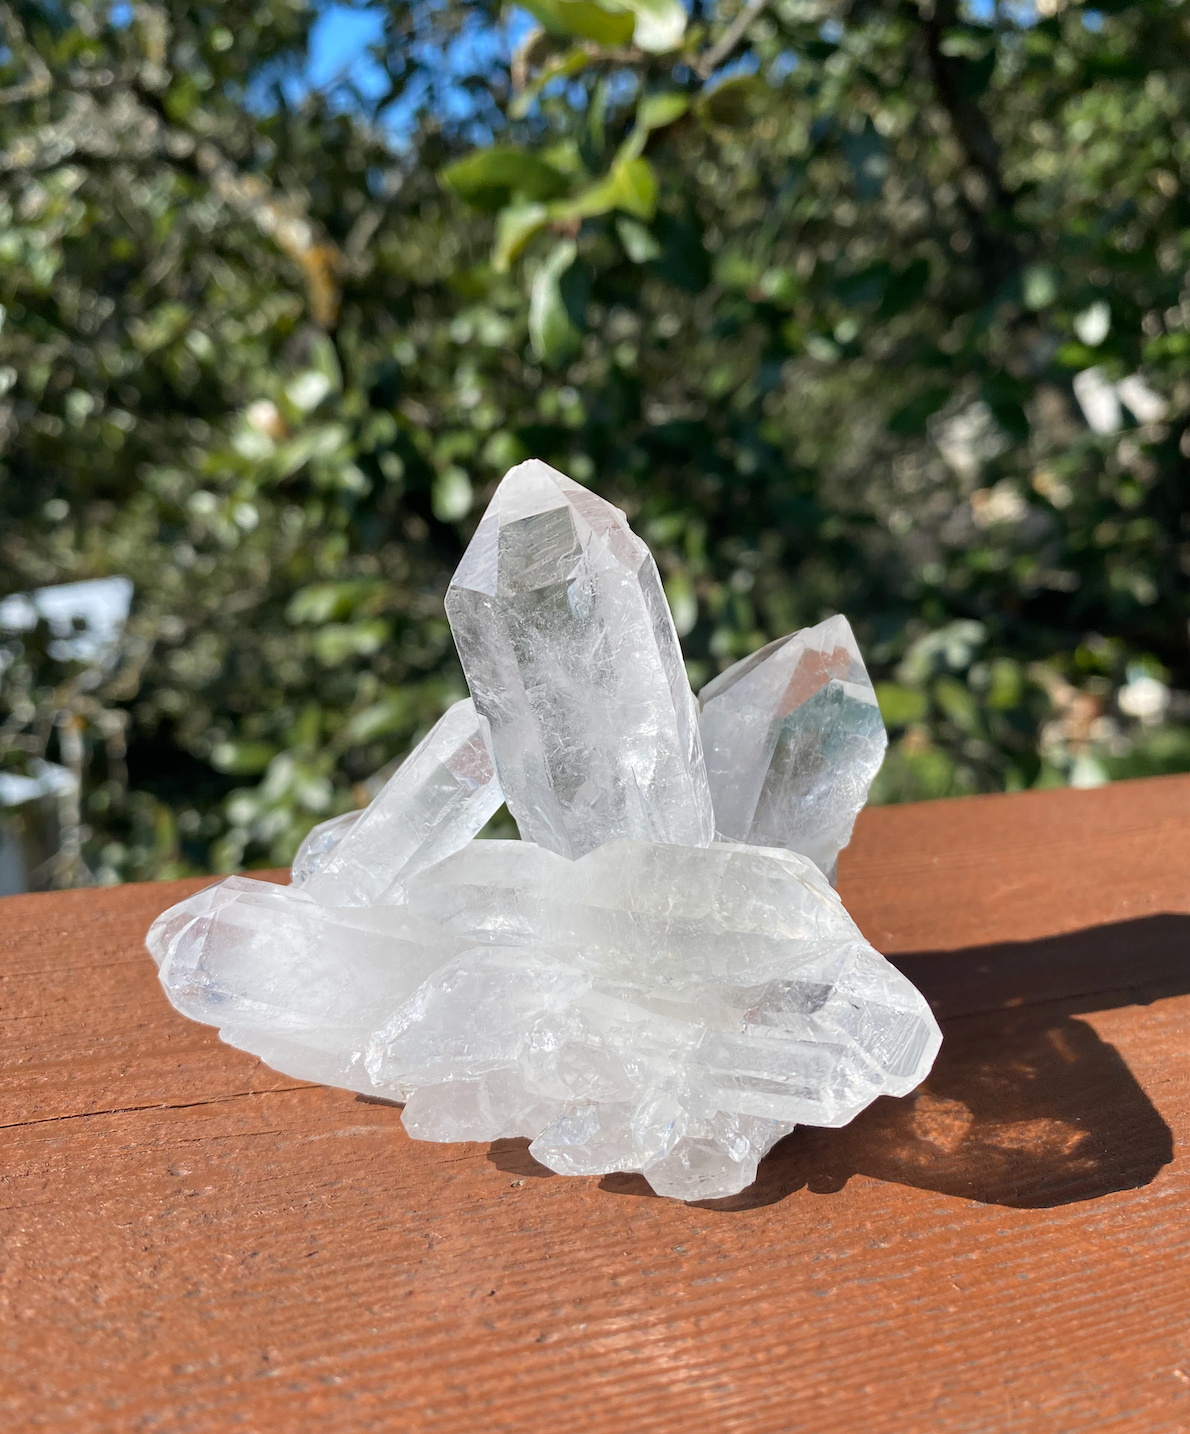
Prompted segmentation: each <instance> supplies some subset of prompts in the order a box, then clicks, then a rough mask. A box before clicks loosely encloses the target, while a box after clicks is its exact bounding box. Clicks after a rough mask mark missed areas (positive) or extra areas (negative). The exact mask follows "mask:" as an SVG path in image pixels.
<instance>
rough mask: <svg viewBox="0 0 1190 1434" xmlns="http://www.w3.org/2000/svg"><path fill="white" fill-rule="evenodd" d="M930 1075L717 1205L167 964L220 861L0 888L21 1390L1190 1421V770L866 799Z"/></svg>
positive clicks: (444, 1407) (407, 1411) (705, 1423)
mask: <svg viewBox="0 0 1190 1434" xmlns="http://www.w3.org/2000/svg"><path fill="white" fill-rule="evenodd" d="M840 884H841V890H842V893H843V896H844V899H845V900H846V902H847V903H848V905H849V907H850V908H851V910H852V911H853V912H854V914H855V915H856V918H857V919H858V920H859V922H860V924H861V926H862V927H863V928H864V930H865V932H866V933H867V934H868V935H869V937H870V938H871V939H872V940H873V941H874V942H875V943H876V945H878V946H879V947H880V948H881V949H883V950H885V951H887V952H889V953H890V954H891V955H892V956H893V957H894V959H896V960H897V962H898V964H900V965H902V967H903V968H904V969H905V970H907V971H909V972H910V974H911V975H912V976H913V978H914V979H915V980H917V981H919V983H920V984H921V985H922V987H923V989H924V990H926V992H927V994H928V995H929V996H930V998H931V1000H933V1001H934V1002H935V1005H936V1007H937V1009H938V1010H939V1012H940V1014H941V1015H942V1017H943V1024H944V1030H945V1033H946V1042H945V1044H944V1046H943V1051H942V1055H941V1056H940V1058H939V1061H938V1064H937V1066H936V1068H935V1071H934V1073H933V1074H932V1075H931V1077H930V1079H929V1081H927V1082H926V1084H925V1086H924V1087H922V1088H921V1090H919V1091H918V1092H917V1093H916V1094H915V1095H914V1096H912V1097H910V1098H908V1099H906V1100H904V1101H893V1100H888V1099H884V1100H881V1101H878V1102H877V1103H876V1104H875V1105H874V1106H873V1107H871V1109H870V1110H869V1111H867V1112H866V1113H865V1114H864V1115H863V1116H861V1117H860V1118H859V1119H858V1120H857V1121H855V1122H854V1123H853V1124H852V1125H851V1126H850V1127H848V1128H847V1129H845V1130H841V1131H813V1130H808V1131H798V1132H796V1133H795V1134H794V1135H793V1136H791V1137H790V1138H789V1139H788V1140H786V1141H784V1142H783V1143H782V1144H781V1145H780V1146H779V1147H778V1148H777V1150H776V1151H774V1152H773V1154H772V1155H771V1156H770V1157H769V1159H768V1160H767V1161H766V1162H765V1164H764V1166H763V1167H762V1171H761V1178H760V1180H759V1182H758V1183H757V1185H756V1186H755V1187H754V1188H753V1190H751V1191H749V1192H746V1193H745V1194H744V1195H742V1196H739V1197H736V1198H735V1199H733V1200H729V1201H723V1202H718V1203H717V1204H715V1205H711V1204H706V1205H701V1206H687V1205H678V1204H675V1203H673V1202H670V1201H664V1200H659V1199H656V1198H653V1197H651V1196H650V1194H649V1193H648V1190H647V1187H646V1186H645V1185H644V1183H643V1182H642V1181H641V1180H640V1179H639V1178H637V1177H631V1176H609V1177H606V1178H605V1179H603V1180H595V1179H591V1180H582V1179H563V1178H561V1177H556V1176H551V1175H549V1173H548V1172H546V1171H543V1170H542V1169H541V1168H540V1167H539V1166H537V1165H535V1163H534V1162H533V1161H532V1160H531V1159H530V1158H529V1156H528V1155H527V1152H526V1150H525V1145H524V1142H512V1141H503V1142H497V1143H496V1145H495V1146H492V1147H490V1148H489V1147H488V1146H481V1145H460V1146H436V1145H429V1144H422V1143H418V1142H412V1141H409V1140H407V1139H406V1137H405V1135H404V1132H403V1129H402V1127H401V1124H400V1112H399V1110H397V1109H396V1108H395V1107H392V1106H389V1105H386V1104H383V1103H379V1102H372V1101H367V1100H364V1099H363V1098H360V1097H356V1096H354V1095H351V1094H349V1093H345V1092H341V1091H332V1090H327V1089H323V1088H321V1087H315V1086H308V1085H304V1084H302V1083H301V1082H297V1081H294V1080H291V1079H289V1078H287V1077H284V1076H279V1075H277V1074H276V1073H274V1072H272V1071H270V1070H269V1069H267V1068H266V1067H264V1066H262V1065H261V1064H260V1063H259V1062H257V1061H255V1060H254V1059H253V1058H251V1057H249V1056H246V1055H244V1054H243V1053H241V1052H238V1051H234V1050H231V1049H229V1048H227V1047H225V1046H222V1045H221V1044H220V1043H219V1041H218V1039H217V1038H216V1036H215V1033H214V1032H213V1031H211V1030H209V1029H208V1028H206V1027H203V1026H197V1025H194V1024H192V1023H190V1022H188V1021H186V1020H184V1019H183V1018H182V1017H181V1016H179V1015H177V1014H176V1013H175V1012H174V1011H173V1010H172V1009H171V1008H170V1007H169V1006H168V1005H167V1003H166V1002H165V999H164V997H163V996H162V994H161V992H160V989H159V987H158V985H157V982H156V977H155V973H154V970H153V967H152V963H151V962H150V960H149V958H148V957H147V955H145V954H144V952H143V949H142V946H141V942H142V940H143V935H144V931H145V929H146V928H147V926H148V924H149V922H150V920H151V919H152V918H153V917H154V916H155V915H156V914H157V913H158V912H159V911H160V910H162V909H163V908H164V907H165V906H167V905H169V904H170V903H171V902H173V901H176V900H178V899H179V897H180V896H181V895H183V894H184V893H186V892H188V891H191V890H193V889H195V888H196V887H197V886H199V885H201V883H199V882H174V883H168V884H159V885H151V886H130V887H123V888H116V889H112V890H105V891H94V892H72V893H64V894H60V895H52V896H27V897H10V898H5V899H3V900H0V983H2V984H0V1019H2V1021H3V1026H2V1029H3V1032H4V1036H3V1042H2V1045H0V1173H2V1186H0V1239H2V1242H3V1243H2V1246H0V1251H2V1252H0V1428H2V1429H3V1430H5V1431H13V1434H16V1431H22V1434H23V1431H26V1430H42V1429H45V1430H55V1431H57V1430H69V1431H71V1434H75V1431H77V1434H92V1431H109V1430H110V1431H117V1430H119V1431H123V1430H136V1431H152V1434H224V1432H225V1431H228V1430H232V1431H248V1434H286V1431H290V1430H294V1431H299V1430H300V1431H312V1434H323V1431H325V1434H332V1431H333V1434H343V1431H349V1434H350V1431H373V1430H376V1431H390V1430H391V1431H420V1430H444V1431H451V1434H454V1431H462V1430H466V1431H476V1434H488V1431H493V1434H494V1431H505V1430H507V1431H517V1434H536V1431H546V1430H552V1429H556V1428H558V1427H561V1428H564V1429H566V1430H567V1434H572V1431H573V1434H582V1431H604V1430H618V1431H626V1434H637V1431H640V1434H671V1431H672V1434H696V1432H697V1431H703V1430H713V1431H720V1430H722V1431H740V1434H790V1431H812V1434H854V1431H861V1430H862V1431H864V1434H885V1431H888V1434H893V1431H897V1434H917V1431H921V1434H1017V1431H1020V1434H1039V1431H1044V1434H1049V1431H1054V1434H1072V1431H1091V1430H1094V1431H1096V1434H1100V1431H1125V1430H1127V1431H1138V1434H1139V1431H1144V1434H1154V1431H1186V1430H1190V1315H1188V1313H1187V1311H1188V1310H1190V1156H1188V1152H1187V1139H1188V1136H1190V1075H1188V1073H1187V1063H1188V1056H1190V779H1187V778H1168V779H1158V780H1152V781H1147V782H1137V783H1127V784H1120V785H1118V786H1112V787H1108V788H1104V789H1101V790H1099V791H1095V792H1055V793H1045V794H1032V793H1030V794H1026V795H1022V796H1011V797H981V798H972V799H968V800H962V801H952V802H945V803H928V804H923V805H921V806H916V807H904V808H886V809H883V810H878V811H873V812H869V813H865V815H864V816H863V817H862V818H861V821H860V825H859V828H858V830H857V834H856V839H855V841H854V843H853V845H852V847H851V848H850V849H849V850H848V851H847V852H846V853H845V854H844V861H843V864H842V879H841V883H840Z"/></svg>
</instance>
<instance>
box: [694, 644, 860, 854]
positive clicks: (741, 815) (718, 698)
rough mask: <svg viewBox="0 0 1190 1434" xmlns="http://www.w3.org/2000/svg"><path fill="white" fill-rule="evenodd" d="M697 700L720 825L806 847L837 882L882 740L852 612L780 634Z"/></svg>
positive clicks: (759, 841)
mask: <svg viewBox="0 0 1190 1434" xmlns="http://www.w3.org/2000/svg"><path fill="white" fill-rule="evenodd" d="M699 700H700V702H701V704H702V715H701V727H702V740H703V747H704V750H705V752H706V765H707V776H708V778H709V780H710V785H711V796H712V798H713V800H714V806H715V828H716V831H717V832H718V833H719V835H720V836H722V837H724V838H727V839H729V840H731V841H739V842H748V843H750V844H753V845H756V846H773V847H778V846H779V847H788V848H789V849H790V850H792V851H798V852H801V853H802V854H803V855H804V856H808V857H809V858H810V860H811V861H813V862H815V863H816V864H817V865H818V866H819V867H820V868H821V869H822V870H823V871H824V872H826V874H827V876H828V877H829V878H830V879H831V880H832V881H833V880H834V876H835V867H836V863H837V862H838V857H839V852H840V851H841V850H842V848H843V847H845V846H846V845H847V843H848V842H849V841H850V840H851V830H852V827H853V826H854V825H855V818H856V816H857V815H858V814H859V811H860V809H861V808H862V807H863V804H864V802H865V800H866V799H867V795H868V788H869V787H870V786H871V785H872V780H873V778H874V777H875V776H876V773H877V772H878V771H879V770H880V764H881V762H882V761H883V760H884V751H885V748H886V747H887V745H888V738H887V736H886V735H885V731H884V722H883V721H882V719H881V716H880V708H879V707H878V706H877V704H876V694H875V692H874V691H873V689H872V684H871V682H870V681H869V679H868V673H867V669H866V668H865V667H864V661H863V658H862V657H861V656H860V651H859V646H858V644H857V643H856V641H855V637H854V634H853V633H852V631H851V626H850V624H849V623H848V621H847V619H846V618H845V617H832V618H828V619H827V621H826V622H821V623H819V624H818V626H817V627H807V628H803V629H802V630H801V631H800V632H795V633H793V634H792V635H791V636H789V637H782V638H778V640H777V641H776V642H771V643H769V645H768V646H767V647H762V648H761V649H760V651H759V652H754V653H753V654H752V655H751V657H745V658H744V659H743V661H742V662H737V663H736V664H735V666H734V667H729V668H728V670H727V671H726V672H724V673H722V674H721V676H719V677H717V678H716V679H715V681H714V682H712V683H711V684H710V685H709V686H707V687H704V688H703V689H702V691H701V693H700V694H699Z"/></svg>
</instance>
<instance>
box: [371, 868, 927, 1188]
mask: <svg viewBox="0 0 1190 1434" xmlns="http://www.w3.org/2000/svg"><path fill="white" fill-rule="evenodd" d="M407 898H408V908H407V909H408V911H409V914H410V915H411V916H412V917H414V918H416V919H418V920H419V921H421V922H423V923H424V924H425V925H426V926H435V927H437V928H438V929H440V930H442V931H443V932H444V933H446V934H449V935H451V936H453V937H454V938H455V940H456V941H457V942H458V943H459V944H460V945H462V946H463V947H465V949H464V950H462V951H461V952H460V953H459V954H458V955H457V956H455V957H454V959H453V960H452V961H450V962H449V963H447V964H446V965H445V966H444V967H443V968H442V969H441V970H440V971H438V972H437V973H436V975H434V976H433V977H431V978H430V979H429V980H427V981H426V983H425V984H424V985H423V986H422V987H421V989H420V990H419V991H418V992H417V993H416V995H415V996H413V997H412V998H411V999H410V1000H409V1001H408V1002H406V1003H405V1005H404V1006H403V1007H402V1008H401V1009H400V1010H398V1011H397V1012H395V1013H394V1014H393V1015H392V1016H391V1017H390V1019H389V1021H388V1022H387V1023H386V1024H385V1026H384V1027H382V1028H381V1029H380V1030H378V1031H377V1033H376V1035H375V1037H374V1039H373V1042H372V1044H371V1046H370V1048H369V1052H368V1055H367V1058H366V1060H367V1065H368V1069H369V1071H370V1072H371V1074H372V1077H373V1079H375V1080H377V1081H378V1082H379V1083H380V1084H382V1085H385V1086H389V1087H396V1088H405V1087H414V1088H416V1089H417V1098H416V1103H415V1107H414V1117H413V1119H414V1123H415V1126H416V1130H415V1133H418V1134H423V1135H424V1136H425V1137H426V1138H430V1139H453V1138H456V1135H455V1134H452V1132H458V1131H460V1130H466V1132H467V1134H466V1136H465V1137H457V1138H467V1139H494V1138H496V1137H497V1136H499V1135H508V1134H529V1135H534V1136H535V1139H534V1141H533V1145H532V1151H533V1153H534V1155H535V1156H536V1157H537V1159H538V1160H540V1161H542V1162H543V1163H544V1164H546V1165H548V1166H550V1167H551V1168H552V1169H555V1170H558V1171H560V1172H561V1173H564V1174H603V1173H606V1172H608V1171H611V1170H638V1171H643V1172H644V1174H645V1176H646V1178H648V1179H650V1180H651V1181H652V1180H654V1178H655V1179H656V1185H655V1188H657V1189H659V1190H661V1191H662V1193H667V1194H679V1193H680V1192H682V1191H687V1192H691V1193H687V1194H682V1195H681V1196H680V1198H684V1199H695V1198H699V1199H701V1198H709V1197H710V1195H712V1194H729V1193H734V1192H735V1191H736V1190H740V1189H743V1188H744V1186H745V1185H747V1184H748V1183H749V1182H750V1181H751V1179H752V1178H753V1177H754V1175H755V1169H756V1162H757V1161H758V1160H759V1159H760V1158H761V1157H762V1156H763V1154H764V1153H765V1151H766V1150H767V1149H768V1148H769V1147H770V1146H771V1145H772V1144H773V1143H774V1142H775V1141H776V1140H778V1139H780V1137H781V1136H782V1135H784V1134H786V1133H787V1132H788V1131H789V1130H791V1129H792V1128H793V1126H794V1125H795V1124H799V1123H809V1124H814V1125H841V1124H844V1123H846V1122H847V1121H849V1120H851V1119H852V1118H853V1117H854V1116H855V1115H856V1114H857V1113H858V1112H859V1111H860V1110H862V1109H863V1108H864V1107H865V1106H867V1105H868V1104H870V1103H871V1101H872V1100H874V1099H875V1098H876V1097H877V1096H878V1095H881V1094H905V1093H907V1092H908V1091H909V1090H911V1089H913V1087H914V1086H915V1085H916V1084H917V1083H918V1082H919V1081H920V1080H921V1079H922V1078H923V1076H924V1075H925V1074H926V1072H927V1071H928V1070H929V1068H930V1065H931V1064H932V1062H933V1059H934V1056H935V1054H936V1052H937V1049H938V1044H939V1041H940V1039H941V1038H940V1035H939V1033H938V1028H937V1025H936V1023H935V1021H934V1018H933V1016H932V1014H931V1013H930V1010H929V1007H928V1006H927V1004H926V1002H925V1001H924V1000H923V998H922V997H921V995H920V994H919V993H918V992H917V990H916V989H915V988H914V987H913V986H912V985H911V984H910V983H909V982H908V981H907V980H906V979H905V978H904V977H903V976H901V975H900V973H899V972H897V971H896V969H895V968H894V967H892V966H890V965H889V964H888V963H887V962H886V961H885V960H884V959H883V957H881V956H879V955H878V954H877V953H876V952H875V951H873V950H872V948H871V947H870V946H869V945H868V944H867V943H866V942H865V941H864V939H863V937H862V936H861V935H860V933H859V931H858V929H857V928H856V927H855V925H854V923H853V922H852V921H851V918H850V917H849V916H848V915H847V913H846V911H845V910H844V909H843V906H842V903H841V902H840V901H839V899H838V897H837V895H836V894H835V893H834V891H833V890H832V889H831V887H830V885H829V884H828V883H827V881H826V880H825V878H824V877H823V875H822V873H821V872H820V871H819V869H818V868H817V867H816V866H815V865H814V864H813V863H812V862H810V861H809V860H807V859H805V858H804V857H802V856H800V855H798V854H796V853H792V852H788V851H783V850H766V849H761V848H755V847H747V846H737V845H731V846H727V845H715V846H712V847H709V848H697V847H675V846H665V845H659V844H650V843H645V842H630V841H617V842H611V843H608V844H606V845H604V846H602V847H600V848H598V849H597V850H595V851H593V852H591V853H590V854H589V855H587V856H585V857H583V858H582V859H581V860H579V861H577V862H574V863H573V864H568V863H567V862H566V861H565V860H564V859H563V858H561V857H559V856H557V855H556V854H554V853H551V852H546V851H544V850H542V849H541V848H539V847H535V846H532V845H530V844H529V843H520V842H482V843H479V842H477V843H472V844H471V845H469V846H468V847H465V848H464V849H463V850H461V851H459V852H457V853H456V854H455V855H454V856H452V857H450V858H449V859H447V860H446V861H444V862H442V863H440V864H439V865H438V866H437V867H435V868H433V869H431V870H428V871H425V872H422V873H421V874H419V875H418V876H415V877H413V878H412V879H411V880H410V881H409V883H408V886H407ZM534 1124H537V1129H536V1130H534V1129H532V1127H533V1125H534Z"/></svg>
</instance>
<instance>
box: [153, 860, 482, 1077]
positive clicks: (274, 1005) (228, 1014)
mask: <svg viewBox="0 0 1190 1434" xmlns="http://www.w3.org/2000/svg"><path fill="white" fill-rule="evenodd" d="M147 944H148V946H149V949H150V951H151V952H152V954H153V957H154V959H155V960H156V961H157V963H158V974H159V975H160V978H161V984H162V985H163V986H164V987H165V990H166V993H167V995H168V996H169V999H170V1000H171V1001H172V1003H173V1004H174V1005H175V1006H176V1007H177V1008H178V1010H179V1011H181V1012H182V1013H183V1014H184V1015H187V1016H189V1017H190V1018H191V1019H192V1020H195V1021H206V1022H208V1023H209V1024H210V1025H214V1026H219V1027H220V1028H221V1030H220V1035H222V1037H223V1039H224V1040H226V1041H227V1042H228V1044H229V1045H234V1046H238V1047H240V1049H242V1050H246V1051H251V1052H252V1054H253V1055H257V1056H260V1057H261V1059H262V1060H265V1061H267V1062H268V1063H269V1065H271V1066H272V1067H273V1068H274V1069H275V1070H279V1071H282V1072H284V1073H285V1074H286V1075H291V1076H297V1077H299V1078H300V1079H302V1080H316V1081H325V1082H328V1083H330V1084H332V1085H341V1086H346V1087H347V1088H348V1089H351V1090H357V1091H362V1092H365V1093H366V1094H369V1095H376V1094H382V1095H383V1094H393V1092H391V1091H387V1090H380V1091H377V1088H376V1085H375V1083H374V1082H373V1081H372V1079H371V1078H370V1077H369V1076H368V1074H367V1072H366V1069H365V1066H364V1059H363V1058H364V1054H365V1052H366V1050H367V1047H368V1042H369V1039H370V1033H371V1032H372V1031H373V1029H374V1028H375V1026H376V1024H377V1023H378V1021H380V1020H382V1019H383V1018H384V1016H385V1015H386V1014H387V1013H388V1012H391V1011H392V1010H394V1009H396V1008H399V1007H400V1005H401V1004H402V1003H403V1002H405V1001H407V1000H408V999H409V998H410V997H411V996H412V995H413V994H414V993H415V992H416V991H417V989H418V987H419V986H420V985H421V983H422V982H423V981H425V980H426V979H427V977H429V976H431V975H432V974H433V972H434V971H435V970H436V969H437V968H438V967H439V966H440V965H441V964H442V961H443V958H444V957H449V956H450V954H452V953H453V951H454V950H456V949H457V948H458V944H459V943H458V942H457V941H454V940H452V938H451V937H450V936H449V935H447V934H446V933H444V932H442V931H440V930H437V929H436V928H434V927H430V926H426V925H425V923H423V922H419V921H418V920H417V919H416V918H415V917H412V916H411V915H410V914H409V913H408V912H407V911H405V910H403V909H402V908H400V907H374V908H366V909H359V908H343V907H338V908H336V907H326V906H319V905H318V903H317V902H315V901H313V900H311V898H310V897H309V896H307V895H306V893H305V892H304V891H300V890H296V889H295V888H293V887H291V886H275V885H273V884H272V883H270V882H266V881H253V880H250V879H247V878H245V877H239V876H232V877H228V878H227V880H225V881H221V882H220V883H219V884H218V885H217V886H213V887H208V888H207V889H206V890H205V891H200V892H198V893H197V894H196V895H195V896H192V897H191V898H190V899H189V900H188V901H183V902H181V903H180V904H179V905H178V906H175V907H172V908H171V909H170V910H169V911H167V912H166V913H165V914H164V915H163V916H161V917H159V918H158V919H157V921H155V922H154V924H153V926H152V927H151V928H150V931H149V935H148V942H147ZM405 1093H406V1092H404V1091H399V1092H396V1094H397V1095H399V1096H404V1094H405Z"/></svg>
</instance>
